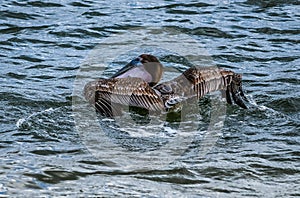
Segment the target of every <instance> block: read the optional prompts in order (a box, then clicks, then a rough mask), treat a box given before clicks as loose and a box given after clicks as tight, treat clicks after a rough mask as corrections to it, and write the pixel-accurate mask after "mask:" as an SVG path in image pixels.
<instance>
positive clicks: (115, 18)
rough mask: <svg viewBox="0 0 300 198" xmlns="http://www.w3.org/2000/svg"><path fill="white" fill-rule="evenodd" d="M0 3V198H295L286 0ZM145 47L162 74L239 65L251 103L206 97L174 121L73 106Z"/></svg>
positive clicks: (295, 137)
mask: <svg viewBox="0 0 300 198" xmlns="http://www.w3.org/2000/svg"><path fill="white" fill-rule="evenodd" d="M0 8H1V11H0V63H1V70H0V76H1V77H0V82H1V91H0V93H1V95H0V96H1V97H0V99H1V100H0V122H1V128H0V149H1V154H0V159H1V160H0V196H9V195H13V196H22V197H24V196H25V197H29V196H37V195H42V196H64V195H68V196H83V197H87V196H93V195H94V196H102V197H299V196H300V163H299V162H300V133H299V132H300V124H299V123H300V113H299V107H300V84H299V78H300V47H299V43H300V14H299V13H300V3H299V1H297V0H286V1H278V0H268V1H265V0H232V1H231V0H224V1H192V0H190V1H185V3H181V2H180V1H176V0H174V1H171V0H168V1H167V0H166V1H162V0H159V1H151V0H150V1H127V0H118V1H114V2H110V1H95V2H93V1H89V0H85V1H74V0H66V1H13V0H4V1H2V2H1V5H0ZM144 52H147V53H152V54H154V55H156V56H157V57H158V58H159V59H160V60H161V62H162V63H163V64H164V65H165V67H166V74H165V75H164V80H165V79H170V78H172V77H174V76H176V75H178V71H177V69H178V70H180V71H182V70H183V69H185V68H187V67H188V66H189V64H190V63H191V64H202V66H203V65H205V64H206V63H207V64H213V65H215V66H219V67H222V68H225V69H230V70H233V71H235V72H237V73H241V74H243V86H244V90H245V91H246V94H247V96H248V97H249V98H250V101H251V104H250V105H251V108H250V109H248V110H244V109H241V108H239V107H237V106H229V105H225V104H224V101H222V99H220V98H219V97H218V95H217V94H213V95H212V96H210V97H205V98H204V99H202V100H200V103H199V105H196V106H197V107H196V111H195V110H193V109H194V108H187V109H188V110H187V111H186V112H185V114H184V115H186V118H181V119H179V120H176V119H175V120H172V121H169V120H168V118H166V117H164V116H163V115H158V116H157V115H156V116H155V115H150V116H148V117H147V116H146V117H139V116H138V115H132V114H131V113H130V112H127V113H125V115H124V116H123V117H121V118H116V120H113V119H107V118H102V117H97V116H96V117H95V115H94V116H93V113H91V114H90V113H88V115H86V114H84V112H85V113H86V112H93V110H92V109H91V108H90V107H89V106H88V105H87V104H85V103H84V102H83V101H84V100H83V99H82V97H81V95H80V90H81V88H82V86H83V85H84V83H86V82H87V81H88V80H91V79H93V78H95V77H109V75H111V74H112V73H114V72H115V71H117V70H118V69H119V68H120V67H121V66H123V65H124V64H126V62H128V61H129V60H130V59H132V58H134V57H135V56H136V55H138V54H140V53H144ZM184 58H186V59H184ZM174 69H175V70H174ZM83 77H84V78H83ZM215 107H216V108H215ZM197 108H199V109H197ZM159 116H160V117H159ZM99 126H100V127H99ZM186 132H188V133H186Z"/></svg>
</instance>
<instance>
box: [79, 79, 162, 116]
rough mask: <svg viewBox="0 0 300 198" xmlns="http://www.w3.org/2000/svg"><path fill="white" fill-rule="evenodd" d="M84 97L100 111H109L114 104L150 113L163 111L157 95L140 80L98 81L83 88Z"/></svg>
mask: <svg viewBox="0 0 300 198" xmlns="http://www.w3.org/2000/svg"><path fill="white" fill-rule="evenodd" d="M84 96H85V98H86V100H87V101H89V103H90V104H92V105H93V106H95V107H96V108H97V109H98V110H101V111H109V109H110V108H111V107H113V106H114V104H118V105H125V106H126V105H127V106H135V107H140V108H144V109H147V110H151V111H160V110H163V109H164V105H163V102H162V100H161V98H160V97H159V95H158V94H157V93H156V92H155V91H154V90H153V89H152V88H151V87H150V86H149V85H148V83H147V82H145V81H144V80H142V79H140V78H111V79H98V80H96V81H92V82H89V83H88V84H87V85H86V86H85V88H84Z"/></svg>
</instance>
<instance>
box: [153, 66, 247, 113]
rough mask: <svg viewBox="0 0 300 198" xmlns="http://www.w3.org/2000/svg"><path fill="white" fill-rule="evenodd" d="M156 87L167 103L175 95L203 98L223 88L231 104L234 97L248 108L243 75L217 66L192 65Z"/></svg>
mask: <svg viewBox="0 0 300 198" xmlns="http://www.w3.org/2000/svg"><path fill="white" fill-rule="evenodd" d="M154 89H156V90H158V91H159V92H161V93H162V98H163V99H164V103H165V104H168V103H169V102H170V101H172V100H173V98H174V97H175V98H182V100H185V99H189V98H193V97H197V98H201V97H203V96H204V95H205V94H208V93H210V92H214V91H218V90H221V91H223V92H225V94H226V100H227V102H228V103H229V104H232V102H231V97H232V98H233V100H234V102H235V103H236V104H237V105H239V106H240V107H242V108H247V107H246V105H245V104H244V102H243V99H244V100H247V99H246V97H245V96H244V94H243V91H242V82H241V75H239V74H235V73H234V72H232V71H226V70H223V69H220V68H217V67H204V68H201V67H199V68H198V67H191V68H189V69H187V70H186V71H185V72H183V73H182V74H181V75H180V76H178V77H177V78H175V79H173V80H171V81H168V82H164V83H161V84H159V85H157V86H155V87H154ZM177 100H178V101H180V99H177ZM173 103H174V102H173Z"/></svg>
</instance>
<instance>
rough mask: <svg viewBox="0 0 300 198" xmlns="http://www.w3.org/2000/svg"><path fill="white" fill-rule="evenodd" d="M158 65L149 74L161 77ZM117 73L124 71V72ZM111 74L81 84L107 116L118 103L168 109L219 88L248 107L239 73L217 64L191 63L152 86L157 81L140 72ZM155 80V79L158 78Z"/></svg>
mask: <svg viewBox="0 0 300 198" xmlns="http://www.w3.org/2000/svg"><path fill="white" fill-rule="evenodd" d="M147 56H149V57H151V55H142V56H140V57H143V59H145V58H146V59H147ZM152 60H154V59H152ZM156 60H157V59H156ZM143 61H144V60H143ZM143 61H141V62H143ZM157 61H158V60H157ZM159 64H160V63H159ZM158 68H159V70H156V71H154V70H151V73H150V72H149V73H150V74H151V76H153V75H155V76H160V77H161V73H162V69H161V68H160V67H158ZM120 71H121V70H120ZM129 71H130V70H129ZM147 71H148V70H147ZM126 72H128V69H127V70H126ZM157 72H159V74H158V73H157ZM160 72H161V73H160ZM118 73H119V75H123V73H124V72H123V73H120V72H118ZM114 77H115V78H110V79H103V78H101V79H98V80H96V81H92V82H89V83H88V84H87V85H86V86H85V88H84V95H85V98H86V99H87V100H88V101H89V103H90V104H92V105H93V106H94V107H95V108H96V109H97V110H98V111H99V112H101V113H103V114H104V115H107V116H112V115H115V114H116V112H119V111H120V107H121V106H133V107H140V108H143V109H146V110H149V111H164V110H167V111H169V110H172V109H174V107H175V106H178V104H180V103H181V102H182V101H185V100H187V99H190V98H195V97H196V98H198V99H199V98H201V97H203V96H204V95H205V94H208V93H210V92H214V91H218V90H221V91H222V92H224V93H225V96H226V100H227V102H228V103H229V104H232V100H231V98H232V99H233V101H234V102H235V103H236V104H237V105H239V106H240V107H242V108H245V109H246V108H247V107H246V105H245V104H244V100H245V101H247V98H246V97H245V96H244V94H243V91H242V83H241V75H239V74H236V73H234V72H232V71H228V70H223V69H220V68H217V67H205V68H198V67H191V68H189V69H187V70H186V71H185V72H183V73H182V74H181V75H179V76H178V77H176V78H175V79H173V80H170V81H167V82H163V83H160V84H158V85H154V86H150V85H151V84H156V82H155V83H153V81H151V83H150V82H146V81H145V80H144V79H143V76H141V78H138V77H125V78H118V75H114ZM152 79H154V78H152ZM158 80H159V79H158ZM158 80H157V79H156V81H157V82H158Z"/></svg>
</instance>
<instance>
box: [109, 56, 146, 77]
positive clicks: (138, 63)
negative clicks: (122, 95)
mask: <svg viewBox="0 0 300 198" xmlns="http://www.w3.org/2000/svg"><path fill="white" fill-rule="evenodd" d="M141 60H142V59H141V58H140V57H138V58H135V59H133V60H132V61H130V62H129V63H128V64H127V65H125V66H124V67H123V68H121V69H120V70H119V71H117V73H115V74H114V75H113V76H112V78H115V77H118V76H119V75H121V74H124V73H125V72H127V71H129V70H131V69H133V68H135V67H138V66H142V65H143V63H142V62H141Z"/></svg>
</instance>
